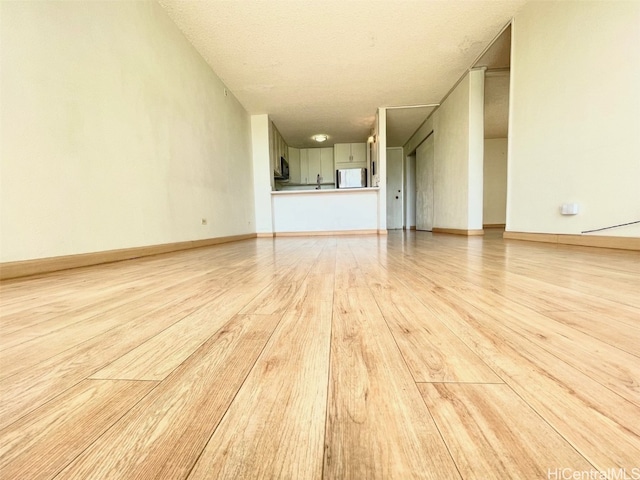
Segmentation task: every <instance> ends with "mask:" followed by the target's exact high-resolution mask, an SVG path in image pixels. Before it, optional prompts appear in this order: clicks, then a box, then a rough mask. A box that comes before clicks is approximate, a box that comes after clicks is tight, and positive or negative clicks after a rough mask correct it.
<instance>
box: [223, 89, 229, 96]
mask: <svg viewBox="0 0 640 480" xmlns="http://www.w3.org/2000/svg"><path fill="white" fill-rule="evenodd" d="M224 96H225V97H228V96H229V92H228V91H227V89H226V88H225V89H224Z"/></svg>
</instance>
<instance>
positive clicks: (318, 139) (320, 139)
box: [311, 133, 329, 143]
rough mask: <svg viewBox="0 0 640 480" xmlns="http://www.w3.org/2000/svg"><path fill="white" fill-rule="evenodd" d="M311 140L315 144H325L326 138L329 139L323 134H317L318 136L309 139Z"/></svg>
mask: <svg viewBox="0 0 640 480" xmlns="http://www.w3.org/2000/svg"><path fill="white" fill-rule="evenodd" d="M311 138H312V139H313V140H315V141H316V142H319V143H322V142H326V141H327V138H329V136H328V135H325V134H324V133H319V134H318V135H314V136H313V137H311Z"/></svg>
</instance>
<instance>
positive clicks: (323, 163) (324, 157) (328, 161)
mask: <svg viewBox="0 0 640 480" xmlns="http://www.w3.org/2000/svg"><path fill="white" fill-rule="evenodd" d="M320 175H321V176H322V182H323V183H334V182H335V181H336V166H335V163H334V161H333V147H326V148H321V149H320Z"/></svg>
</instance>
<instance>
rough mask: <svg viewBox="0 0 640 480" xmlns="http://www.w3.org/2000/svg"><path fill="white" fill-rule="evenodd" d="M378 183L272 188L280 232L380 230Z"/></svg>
mask: <svg viewBox="0 0 640 480" xmlns="http://www.w3.org/2000/svg"><path fill="white" fill-rule="evenodd" d="M379 192H380V189H379V188H378V187H369V188H341V189H326V190H322V189H320V190H315V189H314V190H286V191H277V192H271V207H272V214H273V231H274V232H275V234H276V235H287V234H290V235H295V234H298V235H302V234H310V235H311V234H343V233H378V231H379V224H378V221H379V220H378V203H379V198H378V196H379Z"/></svg>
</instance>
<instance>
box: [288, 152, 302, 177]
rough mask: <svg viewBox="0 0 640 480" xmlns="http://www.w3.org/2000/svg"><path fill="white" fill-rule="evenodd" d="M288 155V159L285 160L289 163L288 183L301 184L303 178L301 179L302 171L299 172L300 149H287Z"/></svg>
mask: <svg viewBox="0 0 640 480" xmlns="http://www.w3.org/2000/svg"><path fill="white" fill-rule="evenodd" d="M288 153H289V158H287V161H288V162H289V181H290V182H291V183H301V182H302V181H303V180H304V178H302V175H301V173H302V171H301V170H300V149H299V148H293V147H289V149H288ZM305 183H306V182H305Z"/></svg>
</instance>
